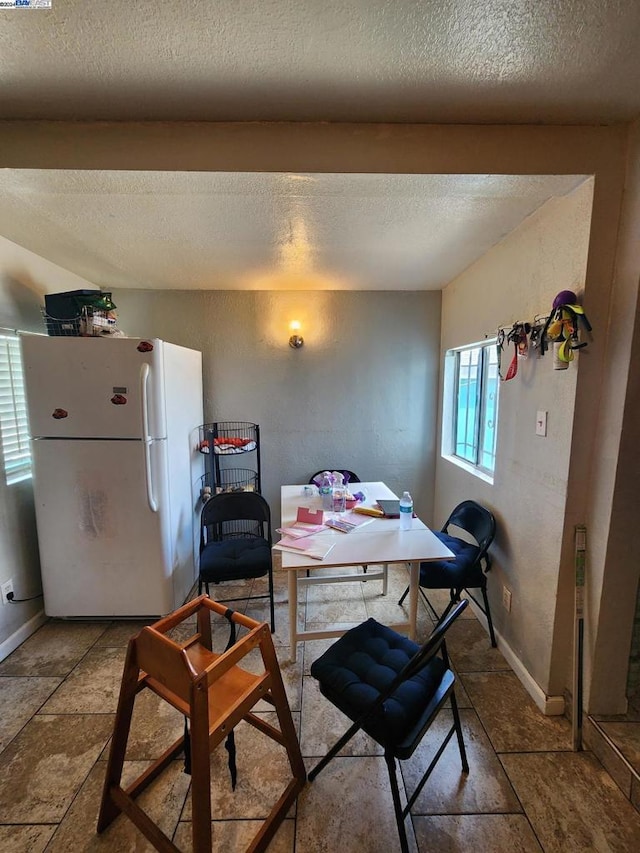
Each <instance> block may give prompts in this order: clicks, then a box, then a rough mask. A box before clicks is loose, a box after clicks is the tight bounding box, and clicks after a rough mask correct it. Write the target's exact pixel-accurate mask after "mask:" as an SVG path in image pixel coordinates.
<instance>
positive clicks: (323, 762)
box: [307, 722, 361, 782]
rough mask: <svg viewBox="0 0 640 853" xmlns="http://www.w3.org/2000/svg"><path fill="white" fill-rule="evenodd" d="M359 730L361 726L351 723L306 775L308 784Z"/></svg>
mask: <svg viewBox="0 0 640 853" xmlns="http://www.w3.org/2000/svg"><path fill="white" fill-rule="evenodd" d="M360 728H361V724H360V723H359V722H357V723H353V725H352V726H350V727H349V728H348V729H347V731H346V732H345V733H344V734H343V735H342V737H341V738H339V739H338V740H337V741H336V742H335V743H334V745H333V746H332V747H331V749H330V750H329V752H327V754H326V755H325V756H324V757H323V758H321V759H320V761H318V763H317V764H316V766H315V767H314V768H313V769H311V770H310V771H309V772H308V773H307V779H308V780H309V782H313V780H314V779H315V778H316V776H317V775H318V773H320V771H321V770H324V768H325V767H326V766H327V764H328V763H329V762H330V761H331V759H332V758H335V757H336V755H337V754H338V753H339V752H340V750H341V749H342V747H343V746H344V745H345V744H346V743H348V742H349V741H350V740H351V738H352V737H353V736H354V734H355V733H356V732H358V731H360Z"/></svg>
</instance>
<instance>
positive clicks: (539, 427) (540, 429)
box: [536, 412, 547, 436]
mask: <svg viewBox="0 0 640 853" xmlns="http://www.w3.org/2000/svg"><path fill="white" fill-rule="evenodd" d="M546 434H547V412H536V435H542V436H545V435H546Z"/></svg>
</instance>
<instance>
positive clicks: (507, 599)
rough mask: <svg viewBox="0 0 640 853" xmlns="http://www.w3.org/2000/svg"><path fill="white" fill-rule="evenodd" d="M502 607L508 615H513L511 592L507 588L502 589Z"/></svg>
mask: <svg viewBox="0 0 640 853" xmlns="http://www.w3.org/2000/svg"><path fill="white" fill-rule="evenodd" d="M502 606H503V607H504V609H505V610H506V611H507V613H511V590H510V589H508V587H506V586H503V587H502Z"/></svg>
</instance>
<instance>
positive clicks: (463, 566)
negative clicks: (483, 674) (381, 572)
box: [398, 501, 496, 647]
mask: <svg viewBox="0 0 640 853" xmlns="http://www.w3.org/2000/svg"><path fill="white" fill-rule="evenodd" d="M451 527H453V528H458V529H459V530H460V531H461V532H462V531H464V532H465V533H466V534H468V535H469V536H470V537H472V538H473V540H474V542H468V541H466V540H465V539H461V538H459V537H457V536H452V535H451V534H450V533H449V528H451ZM434 532H435V531H434ZM435 535H436V536H437V537H438V539H439V540H440V541H441V542H443V543H444V544H445V545H446V546H447V548H448V549H449V550H450V551H453V553H454V554H455V557H456V558H455V560H442V561H440V562H433V563H421V565H420V592H421V593H422V597H423V598H424V600H425V602H426V604H427V606H428V607H429V609H430V610H431V612H432V613H433V614H434V616H435V617H436V619H438V618H439V616H438V614H437V613H436V611H435V610H434V609H433V606H432V604H431V602H430V601H429V599H428V598H427V596H426V594H425V593H424V590H425V589H448V590H449V592H450V596H451V597H450V601H449V604H448V605H447V608H446V610H445V611H444V613H443V614H442V615H443V616H446V614H447V613H448V612H449V611H450V610H451V608H452V607H453V606H454V604H455V603H456V602H457V601H460V593H461V592H462V590H466V591H467V593H468V594H469V596H470V597H471V598H472V599H473V600H474V602H475V603H476V604H477V605H478V607H479V608H480V609H481V610H482V612H483V613H484V615H485V616H486V617H487V624H488V626H489V635H490V637H491V645H492V646H494V647H495V645H496V637H495V634H494V631H493V621H492V619H491V610H490V609H489V599H488V598H487V578H486V572H488V571H489V569H490V568H491V558H490V557H489V553H488V550H489V546H490V545H491V543H492V542H493V538H494V536H495V535H496V522H495V519H494V517H493V515H492V514H491V513H490V512H489V510H488V509H486V508H485V507H483V506H481V505H480V504H479V503H476V502H475V501H463V502H462V503H461V504H458V506H457V507H456V508H455V509H454V510H453V512H452V513H451V515H450V516H449V518H448V519H447V520H446V522H445V523H444V526H443V528H442V530H441V531H440V532H439V533H436V534H435ZM469 589H479V590H480V591H481V592H482V599H483V602H484V605H483V604H480V602H479V601H478V600H477V599H476V598H474V596H473V594H472V593H471V592H469ZM408 592H409V587H407V588H406V589H405V591H404V592H403V594H402V598H401V599H400V601H399V602H398V604H402V602H403V601H404V599H405V598H406V595H407V593H408Z"/></svg>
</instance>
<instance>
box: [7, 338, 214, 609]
mask: <svg viewBox="0 0 640 853" xmlns="http://www.w3.org/2000/svg"><path fill="white" fill-rule="evenodd" d="M21 340H22V356H23V364H24V374H25V389H26V396H27V405H28V412H29V425H30V431H31V436H32V451H33V482H34V495H35V508H36V521H37V529H38V545H39V550H40V563H41V568H42V585H43V592H44V607H45V612H46V613H47V615H49V616H58V617H133V616H159V615H163V614H166V613H169V612H170V611H171V610H173V609H174V608H176V607H178V606H180V605H181V604H182V603H183V602H184V600H185V597H186V596H187V594H188V592H189V590H190V589H191V587H192V585H193V583H194V581H195V577H196V562H197V561H196V556H195V555H196V548H197V543H198V539H199V522H198V509H199V507H198V502H199V497H200V485H201V482H200V477H201V475H202V471H203V457H202V455H201V454H200V453H199V452H198V449H197V444H198V426H199V425H200V424H201V423H202V420H203V416H202V356H201V353H199V352H196V351H194V350H190V349H185V348H184V347H179V346H175V345H174V344H170V343H167V342H166V341H161V340H157V339H155V338H154V339H148V340H142V339H139V338H108V339H107V338H104V339H103V338H75V337H45V336H41V335H24V336H23V337H22V339H21Z"/></svg>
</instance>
